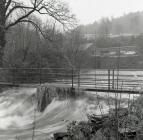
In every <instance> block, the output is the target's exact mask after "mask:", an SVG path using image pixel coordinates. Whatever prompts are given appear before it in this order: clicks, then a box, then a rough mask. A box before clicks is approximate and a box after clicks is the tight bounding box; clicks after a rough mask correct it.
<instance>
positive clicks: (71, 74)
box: [71, 68, 74, 89]
mask: <svg viewBox="0 0 143 140" xmlns="http://www.w3.org/2000/svg"><path fill="white" fill-rule="evenodd" d="M73 74H74V72H73V68H72V74H71V78H72V89H73V84H74V83H73V76H74V75H73Z"/></svg>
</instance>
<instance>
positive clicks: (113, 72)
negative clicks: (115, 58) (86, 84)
mask: <svg viewBox="0 0 143 140" xmlns="http://www.w3.org/2000/svg"><path fill="white" fill-rule="evenodd" d="M114 75H115V71H114V69H113V71H112V89H114Z"/></svg>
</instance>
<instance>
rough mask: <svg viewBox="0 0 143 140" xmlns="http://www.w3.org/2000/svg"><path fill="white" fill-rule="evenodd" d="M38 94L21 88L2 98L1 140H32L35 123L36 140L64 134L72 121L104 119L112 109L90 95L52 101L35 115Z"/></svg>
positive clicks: (0, 100) (6, 92)
mask: <svg viewBox="0 0 143 140" xmlns="http://www.w3.org/2000/svg"><path fill="white" fill-rule="evenodd" d="M35 93H36V89H35V88H22V89H11V90H8V91H5V92H3V93H2V94H1V96H0V139H1V140H10V139H15V137H16V136H19V138H20V140H28V139H31V137H32V134H33V122H34V124H35V125H34V127H35V128H34V129H35V133H34V134H35V136H36V138H35V139H37V140H38V139H41V140H42V139H44V138H45V136H46V137H47V135H48V136H49V135H51V134H52V133H54V132H59V131H65V130H66V126H67V124H69V123H70V122H71V121H73V120H77V121H84V120H87V114H90V113H91V114H92V113H95V114H97V115H101V114H105V113H108V111H109V105H108V103H107V101H105V99H104V100H102V99H100V101H98V100H97V98H96V96H95V94H91V93H90V97H88V96H87V97H84V98H80V99H77V100H75V99H67V100H62V101H60V100H57V99H53V101H52V102H51V103H50V104H49V105H48V106H47V108H46V109H45V111H44V112H43V113H40V112H38V111H36V112H35V109H36V108H37V103H36V102H35V100H33V97H34V96H33V95H34V94H35ZM102 96H104V95H102ZM105 98H106V96H105ZM111 107H112V105H110V108H111ZM34 118H35V119H34ZM34 120H35V121H34Z"/></svg>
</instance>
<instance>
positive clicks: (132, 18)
mask: <svg viewBox="0 0 143 140" xmlns="http://www.w3.org/2000/svg"><path fill="white" fill-rule="evenodd" d="M80 28H81V31H82V33H83V34H95V33H96V34H141V33H143V11H142V12H135V13H129V14H125V15H123V16H121V17H118V18H111V19H108V18H103V19H101V20H100V21H99V22H97V21H95V22H94V23H93V24H89V25H85V26H84V25H81V26H80Z"/></svg>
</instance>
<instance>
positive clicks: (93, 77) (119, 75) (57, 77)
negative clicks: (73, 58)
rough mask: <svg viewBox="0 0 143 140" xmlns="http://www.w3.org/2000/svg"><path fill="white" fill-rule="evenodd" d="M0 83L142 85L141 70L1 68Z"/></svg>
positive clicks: (86, 85)
mask: <svg viewBox="0 0 143 140" xmlns="http://www.w3.org/2000/svg"><path fill="white" fill-rule="evenodd" d="M0 83H1V84H2V83H11V84H13V85H14V84H42V83H56V84H67V85H71V86H73V87H74V86H76V87H81V88H97V89H107V90H112V89H126V90H138V89H139V88H142V87H143V70H125V69H124V70H116V69H96V70H89V69H84V70H79V69H70V68H1V69H0Z"/></svg>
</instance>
